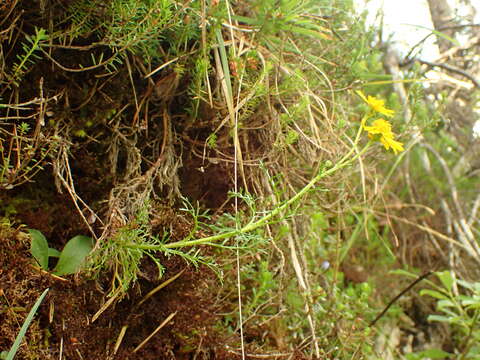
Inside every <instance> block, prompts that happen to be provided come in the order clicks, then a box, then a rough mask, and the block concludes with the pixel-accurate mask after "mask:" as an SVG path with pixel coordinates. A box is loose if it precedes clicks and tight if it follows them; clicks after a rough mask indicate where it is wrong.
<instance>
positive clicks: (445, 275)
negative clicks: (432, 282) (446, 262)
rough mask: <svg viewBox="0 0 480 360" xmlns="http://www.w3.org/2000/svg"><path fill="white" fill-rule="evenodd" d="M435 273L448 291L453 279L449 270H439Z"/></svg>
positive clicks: (450, 288)
mask: <svg viewBox="0 0 480 360" xmlns="http://www.w3.org/2000/svg"><path fill="white" fill-rule="evenodd" d="M436 274H437V276H438V278H439V279H440V281H441V282H442V284H443V286H444V287H445V289H447V290H448V292H450V291H451V290H452V286H453V282H454V281H455V279H454V278H453V276H452V274H451V273H450V271H448V270H445V271H439V272H437V273H436Z"/></svg>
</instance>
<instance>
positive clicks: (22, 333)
mask: <svg viewBox="0 0 480 360" xmlns="http://www.w3.org/2000/svg"><path fill="white" fill-rule="evenodd" d="M47 292H48V289H45V291H44V292H43V293H42V295H40V297H39V298H38V299H37V301H36V302H35V304H34V305H33V307H32V309H31V310H30V312H29V313H28V315H27V318H26V319H25V321H24V322H23V325H22V328H21V329H20V332H19V333H18V335H17V337H16V338H15V342H14V343H13V345H12V347H11V348H10V351H9V352H8V354H7V357H6V360H13V358H14V357H15V354H16V353H17V351H18V348H19V347H20V345H21V343H22V340H23V337H24V336H25V333H26V332H27V330H28V327H29V326H30V323H31V322H32V320H33V317H34V316H35V313H36V312H37V310H38V307H39V306H40V304H41V303H42V301H43V298H44V297H45V296H46V295H47Z"/></svg>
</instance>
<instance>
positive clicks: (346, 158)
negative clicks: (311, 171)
mask: <svg viewBox="0 0 480 360" xmlns="http://www.w3.org/2000/svg"><path fill="white" fill-rule="evenodd" d="M360 132H361V129H360V130H359V133H360ZM358 139H359V136H358V135H357V138H356V139H355V142H354V145H353V146H352V149H350V151H349V152H348V153H347V155H345V156H344V157H343V158H342V159H341V160H340V161H339V162H337V163H336V164H335V166H333V167H331V168H330V169H328V170H325V171H323V170H322V171H320V173H319V174H318V175H316V176H315V177H314V178H313V179H312V180H310V182H309V183H308V184H307V185H305V186H304V187H303V188H302V189H301V190H300V191H299V192H298V193H296V194H295V195H294V196H292V197H291V198H290V199H289V200H288V201H286V202H285V203H283V204H282V205H280V206H279V207H277V208H275V209H273V210H272V211H270V213H268V214H267V215H265V216H264V217H262V218H260V219H259V220H257V221H253V222H250V223H248V224H247V225H245V226H244V227H242V228H240V229H238V230H232V231H229V232H226V233H222V234H218V235H212V236H207V237H204V238H200V239H196V240H187V241H185V240H180V241H176V242H172V243H169V244H162V245H148V244H131V245H128V247H132V248H136V249H143V250H162V249H174V248H181V247H186V246H195V245H202V244H206V243H213V242H217V241H219V240H225V239H228V238H231V237H235V236H238V235H240V234H244V233H247V232H251V231H253V230H256V229H258V228H260V227H262V226H265V225H266V224H267V223H268V222H269V221H270V220H271V219H273V218H274V217H275V216H277V215H279V214H280V213H282V212H283V211H284V210H285V209H286V208H288V207H289V206H290V205H292V204H293V203H295V202H296V201H297V200H299V199H301V198H302V197H303V196H304V195H305V194H306V193H307V192H308V191H309V190H310V189H311V188H312V187H313V186H315V184H316V183H317V182H318V181H320V180H321V179H323V178H324V177H327V176H329V175H331V174H333V173H335V172H336V171H337V170H340V169H342V168H344V167H346V166H348V165H349V164H351V163H352V162H354V161H355V160H357V159H358V158H359V157H360V156H362V155H363V154H364V153H365V152H366V151H367V150H368V148H369V147H370V144H371V141H370V142H368V143H367V145H366V146H365V147H364V148H363V149H362V150H361V151H359V152H358V153H357V154H356V155H355V156H353V157H351V158H350V156H351V155H352V154H353V153H354V152H355V146H356V144H357V143H358Z"/></svg>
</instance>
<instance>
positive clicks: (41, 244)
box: [28, 229, 48, 270]
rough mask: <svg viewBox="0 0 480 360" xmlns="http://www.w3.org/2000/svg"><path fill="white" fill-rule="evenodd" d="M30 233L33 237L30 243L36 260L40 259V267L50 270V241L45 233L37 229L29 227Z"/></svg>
mask: <svg viewBox="0 0 480 360" xmlns="http://www.w3.org/2000/svg"><path fill="white" fill-rule="evenodd" d="M28 233H29V234H30V236H31V237H32V242H31V243H30V252H31V253H32V255H33V257H34V258H35V260H37V261H38V264H39V265H40V267H41V268H42V269H44V270H48V243H47V239H46V238H45V236H43V234H42V233H41V232H40V231H38V230H35V229H28Z"/></svg>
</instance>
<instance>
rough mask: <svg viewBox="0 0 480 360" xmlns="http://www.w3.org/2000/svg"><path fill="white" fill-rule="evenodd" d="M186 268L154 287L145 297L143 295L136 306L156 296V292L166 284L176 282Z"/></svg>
mask: <svg viewBox="0 0 480 360" xmlns="http://www.w3.org/2000/svg"><path fill="white" fill-rule="evenodd" d="M185 270H186V268H185V269H183V270H181V271H179V272H178V273H176V274H175V275H173V276H172V277H171V278H170V279H168V280H165V281H164V282H162V283H161V284H160V285H158V286H157V287H155V289H153V290H152V291H150V292H149V293H148V294H147V295H145V296H144V297H143V299H142V300H140V302H139V303H138V305H137V306H140V305H142V304H143V303H144V302H145V301H147V300H148V299H149V298H150V297H152V296H153V295H154V294H156V293H157V292H158V291H160V290H161V289H163V288H164V287H165V286H167V285H168V284H170V283H172V282H174V281H175V280H177V279H178V278H179V277H180V276H182V274H183V273H184V272H185Z"/></svg>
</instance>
